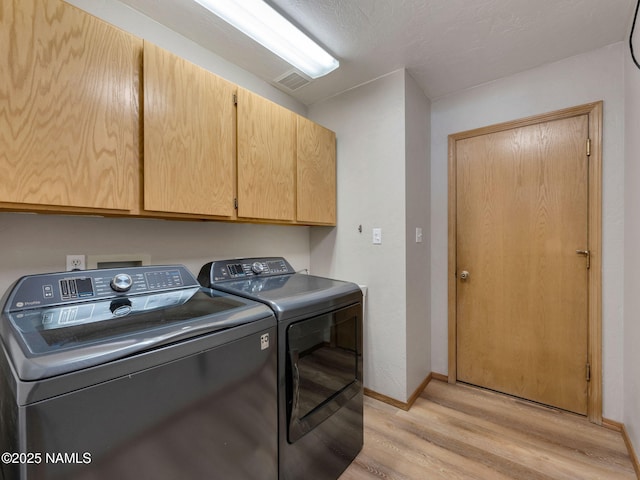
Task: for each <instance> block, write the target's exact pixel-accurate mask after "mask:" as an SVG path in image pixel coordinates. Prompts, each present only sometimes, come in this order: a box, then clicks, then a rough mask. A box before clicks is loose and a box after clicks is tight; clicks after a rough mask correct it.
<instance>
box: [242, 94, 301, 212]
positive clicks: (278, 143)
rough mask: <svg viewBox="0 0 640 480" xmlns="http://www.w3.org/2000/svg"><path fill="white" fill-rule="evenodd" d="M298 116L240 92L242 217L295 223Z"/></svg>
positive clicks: (258, 97)
mask: <svg viewBox="0 0 640 480" xmlns="http://www.w3.org/2000/svg"><path fill="white" fill-rule="evenodd" d="M295 182H296V114H295V113H293V112H291V111H289V110H287V109H285V108H283V107H281V106H279V105H276V104H275V103H272V102H270V101H268V100H266V99H264V98H262V97H260V96H258V95H255V94H253V93H251V92H249V91H248V90H244V89H238V216H239V217H242V218H254V219H264V220H281V221H294V220H295V207H296V205H295V191H296V186H295Z"/></svg>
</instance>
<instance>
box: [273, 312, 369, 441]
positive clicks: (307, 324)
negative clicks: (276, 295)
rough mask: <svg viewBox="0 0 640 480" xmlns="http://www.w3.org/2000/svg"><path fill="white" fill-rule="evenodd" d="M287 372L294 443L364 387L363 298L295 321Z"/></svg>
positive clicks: (290, 334) (289, 340)
mask: <svg viewBox="0 0 640 480" xmlns="http://www.w3.org/2000/svg"><path fill="white" fill-rule="evenodd" d="M286 375H287V378H286V385H287V389H286V390H287V420H288V422H287V423H288V427H289V428H288V440H289V443H293V442H295V441H296V440H298V439H299V438H301V437H302V436H303V435H305V434H306V433H307V432H309V431H310V430H312V429H313V428H314V427H315V426H316V425H318V424H320V423H321V422H323V421H324V420H325V419H327V418H328V417H329V416H331V415H332V414H333V413H334V412H336V411H337V410H338V409H339V408H340V407H341V406H343V405H344V404H345V403H347V402H348V401H349V400H350V399H351V398H353V396H354V395H356V394H357V393H358V392H359V391H360V390H361V389H362V304H360V303H358V304H356V305H352V306H350V307H347V308H343V309H340V310H336V311H334V312H330V313H327V314H324V315H320V316H316V317H312V318H310V319H307V320H302V321H300V322H297V323H293V324H291V325H290V326H289V327H288V329H287V366H286Z"/></svg>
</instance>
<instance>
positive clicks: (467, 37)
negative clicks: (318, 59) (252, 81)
mask: <svg viewBox="0 0 640 480" xmlns="http://www.w3.org/2000/svg"><path fill="white" fill-rule="evenodd" d="M121 1H122V2H123V3H125V4H127V5H130V6H131V7H133V8H135V9H137V10H140V11H141V12H143V13H144V14H145V15H147V16H149V17H151V18H153V19H155V20H156V21H158V22H159V23H161V24H163V25H165V26H167V27H169V28H170V29H172V30H175V31H177V32H179V33H181V34H182V35H184V36H186V37H188V38H190V39H191V40H193V41H195V42H196V43H198V44H200V45H202V46H204V47H206V48H207V49H209V50H211V51H213V52H214V53H216V54H218V55H220V56H221V57H223V58H226V59H227V60H230V61H232V62H233V63H235V64H237V65H239V66H240V67H242V68H244V69H246V70H248V71H250V72H252V73H254V74H256V75H257V76H259V77H261V78H263V79H265V80H267V81H270V82H273V81H274V80H275V79H276V78H277V77H279V76H280V75H282V74H283V73H285V72H287V71H289V70H290V69H291V67H290V66H289V65H288V64H286V63H285V62H284V61H282V60H280V59H279V58H278V57H276V56H275V55H273V54H271V53H270V52H268V51H267V50H265V49H264V48H263V47H261V46H260V45H258V44H256V43H255V42H253V41H252V40H250V39H247V38H246V37H244V36H243V35H242V34H240V33H238V32H237V31H235V30H234V29H233V28H232V27H230V26H228V25H227V24H226V23H224V22H223V21H221V20H219V19H217V18H216V17H215V16H213V15H211V14H208V12H207V11H206V10H204V8H203V7H201V6H200V5H198V4H196V3H195V2H191V1H189V0H182V1H175V0H121ZM239 1H241V0H239ZM268 3H270V4H271V5H272V6H274V7H275V8H276V9H277V10H279V11H280V12H281V13H282V14H283V15H284V16H286V17H287V18H289V19H290V20H291V21H292V22H293V23H295V24H296V25H298V27H300V29H301V30H303V31H305V32H306V33H308V34H309V35H310V36H311V37H312V38H314V39H315V40H316V41H317V42H318V43H320V44H321V45H323V46H324V47H325V48H326V49H327V50H328V51H329V52H331V53H332V54H333V55H334V56H336V57H337V58H338V59H339V60H340V68H339V69H338V70H336V71H334V72H332V73H330V74H329V75H327V76H325V77H322V78H319V79H316V80H314V81H313V82H311V83H310V84H308V85H306V86H304V87H302V88H299V89H298V90H296V91H294V92H289V91H287V93H290V95H292V96H293V97H294V98H297V99H298V100H300V101H301V102H302V103H304V104H307V105H310V104H312V103H314V102H317V101H319V100H322V99H324V98H327V97H330V96H332V95H335V94H337V93H340V92H343V91H345V90H347V89H349V88H352V87H355V86H357V85H360V84H362V83H365V82H367V81H369V80H372V79H374V78H377V77H379V76H381V75H384V74H386V73H389V72H392V71H394V70H397V69H399V68H402V67H405V68H406V69H407V70H408V71H409V73H410V74H411V76H412V77H413V78H414V79H415V80H416V81H417V82H418V84H419V85H420V86H421V87H422V89H423V90H424V92H425V94H426V95H427V96H428V97H429V98H431V99H435V98H438V97H440V96H443V95H446V94H448V93H452V92H455V91H458V90H462V89H464V88H468V87H472V86H474V85H479V84H481V83H485V82H489V81H491V80H495V79H498V78H501V77H504V76H506V75H510V74H514V73H517V72H521V71H523V70H527V69H529V68H533V67H536V66H539V65H542V64H545V63H549V62H554V61H557V60H560V59H563V58H566V57H570V56H572V55H576V54H579V53H582V52H588V51H591V50H594V49H597V48H599V47H602V46H605V45H609V44H611V43H615V42H619V41H622V40H625V38H626V36H627V35H628V30H629V28H630V26H631V17H632V15H633V11H634V6H635V0H270V1H269V2H268ZM594 68H598V67H597V65H594Z"/></svg>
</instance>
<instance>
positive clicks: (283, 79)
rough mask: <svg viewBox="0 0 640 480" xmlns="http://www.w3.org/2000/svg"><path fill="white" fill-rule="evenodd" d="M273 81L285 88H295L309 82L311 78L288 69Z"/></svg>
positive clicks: (292, 89)
mask: <svg viewBox="0 0 640 480" xmlns="http://www.w3.org/2000/svg"><path fill="white" fill-rule="evenodd" d="M275 82H276V83H277V84H278V85H280V86H282V87H285V88H286V89H287V90H291V91H294V90H297V89H299V88H301V87H304V86H305V85H308V84H309V83H310V82H311V79H310V78H308V77H307V76H305V75H304V74H302V73H300V72H299V71H297V70H290V71H288V72H287V73H285V74H283V75H280V76H279V77H278V78H276V79H275Z"/></svg>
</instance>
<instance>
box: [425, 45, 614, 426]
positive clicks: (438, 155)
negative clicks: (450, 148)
mask: <svg viewBox="0 0 640 480" xmlns="http://www.w3.org/2000/svg"><path fill="white" fill-rule="evenodd" d="M623 51H624V49H623V44H622V43H619V44H614V45H611V46H608V47H605V48H602V49H599V50H596V51H593V52H589V53H586V54H583V55H578V56H575V57H572V58H568V59H566V60H562V61H560V62H556V63H552V64H548V65H544V66H542V67H539V68H535V69H533V70H529V71H526V72H523V73H520V74H517V75H513V76H510V77H506V78H503V79H501V80H498V81H495V82H492V83H488V84H485V85H481V86H478V87H475V88H472V89H469V90H465V91H463V92H460V93H457V94H453V95H450V96H446V97H443V98H440V99H437V100H434V101H433V102H432V106H431V111H432V116H431V125H432V130H431V141H432V143H431V232H432V238H431V241H432V246H431V259H432V273H431V287H432V290H431V295H432V298H431V305H432V307H431V329H432V367H433V370H434V371H435V372H438V373H443V374H446V373H447V370H448V368H447V136H448V135H449V134H452V133H456V132H460V131H464V130H469V129H473V128H478V127H483V126H487V125H492V124H495V123H499V122H504V121H509V120H515V119H518V118H523V117H527V116H530V115H535V114H540V113H545V112H550V111H553V110H559V109H562V108H566V107H571V106H575V105H580V104H584V103H590V102H594V101H598V100H604V128H603V130H604V133H603V136H604V140H603V143H604V145H603V170H604V171H603V177H604V178H603V364H604V365H603V367H604V371H603V374H604V385H603V392H604V398H603V410H604V411H603V413H604V416H605V417H606V418H609V419H613V420H617V421H621V420H622V412H623V401H622V386H623V367H624V363H623V354H622V346H623V310H622V306H623V287H624V285H623V264H624V258H623V247H624V228H623V220H624V219H623V212H624V149H623V146H624V82H623V74H624V70H623V62H624V60H623Z"/></svg>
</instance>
